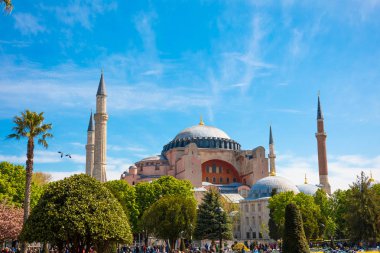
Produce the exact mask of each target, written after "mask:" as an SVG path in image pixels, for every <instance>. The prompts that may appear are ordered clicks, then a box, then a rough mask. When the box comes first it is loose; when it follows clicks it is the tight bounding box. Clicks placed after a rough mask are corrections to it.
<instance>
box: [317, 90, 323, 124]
mask: <svg viewBox="0 0 380 253" xmlns="http://www.w3.org/2000/svg"><path fill="white" fill-rule="evenodd" d="M317 119H323V114H322V109H321V101H320V99H319V94H318V112H317Z"/></svg>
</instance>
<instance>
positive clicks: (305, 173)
mask: <svg viewBox="0 0 380 253" xmlns="http://www.w3.org/2000/svg"><path fill="white" fill-rule="evenodd" d="M304 183H305V184H308V182H307V177H306V173H305V182H304Z"/></svg>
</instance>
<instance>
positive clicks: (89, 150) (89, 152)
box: [86, 111, 95, 176]
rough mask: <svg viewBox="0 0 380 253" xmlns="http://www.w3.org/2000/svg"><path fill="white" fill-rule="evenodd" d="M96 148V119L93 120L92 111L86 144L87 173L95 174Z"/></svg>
mask: <svg viewBox="0 0 380 253" xmlns="http://www.w3.org/2000/svg"><path fill="white" fill-rule="evenodd" d="M94 149H95V132H94V121H93V120H92V111H91V114H90V122H89V123H88V128H87V145H86V174H87V175H89V176H92V175H93V170H94Z"/></svg>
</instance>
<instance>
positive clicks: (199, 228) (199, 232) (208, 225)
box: [194, 189, 232, 240]
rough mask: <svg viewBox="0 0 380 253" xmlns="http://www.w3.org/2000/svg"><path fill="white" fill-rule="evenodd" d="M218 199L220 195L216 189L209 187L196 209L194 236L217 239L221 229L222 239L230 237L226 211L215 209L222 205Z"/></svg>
mask: <svg viewBox="0 0 380 253" xmlns="http://www.w3.org/2000/svg"><path fill="white" fill-rule="evenodd" d="M220 199H221V196H220V194H219V192H217V191H216V190H212V189H211V190H209V191H208V192H206V193H205V195H204V197H203V200H202V203H201V204H200V205H199V209H198V214H197V225H196V226H195V230H194V236H195V238H197V239H200V240H203V239H210V240H218V239H219V234H220V231H221V233H222V238H223V239H226V240H230V239H232V231H231V222H230V220H229V217H228V216H227V213H226V212H222V213H221V214H220V213H218V211H217V208H218V207H221V206H222V203H221V200H220ZM219 226H221V227H219ZM219 229H220V231H219Z"/></svg>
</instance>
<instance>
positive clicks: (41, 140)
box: [8, 110, 53, 250]
mask: <svg viewBox="0 0 380 253" xmlns="http://www.w3.org/2000/svg"><path fill="white" fill-rule="evenodd" d="M43 114H44V113H43V112H41V113H39V114H38V113H36V112H31V111H29V110H25V112H22V113H21V117H20V116H15V117H14V119H13V122H14V123H15V126H14V127H13V128H12V130H13V132H14V133H12V134H10V135H8V138H14V139H16V140H20V139H21V138H27V139H28V144H27V152H26V157H27V159H26V183H25V199H24V223H25V222H26V220H27V219H28V216H29V212H30V191H31V183H32V176H33V157H34V138H36V137H37V138H38V144H40V145H42V146H43V147H44V148H47V147H48V143H47V142H46V138H51V137H53V135H52V134H51V133H49V132H48V131H49V130H51V124H44V119H45V118H44V116H43ZM23 250H25V245H24V244H23Z"/></svg>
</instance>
